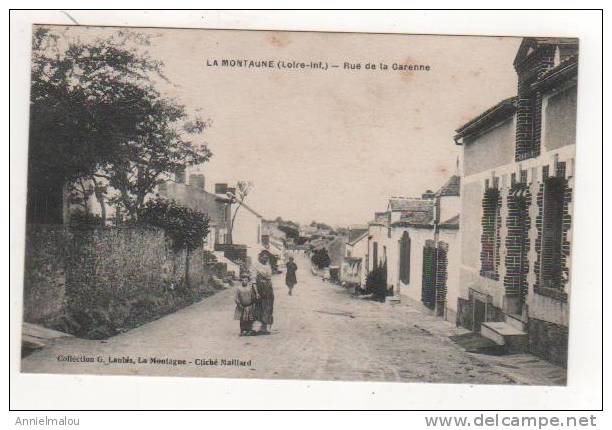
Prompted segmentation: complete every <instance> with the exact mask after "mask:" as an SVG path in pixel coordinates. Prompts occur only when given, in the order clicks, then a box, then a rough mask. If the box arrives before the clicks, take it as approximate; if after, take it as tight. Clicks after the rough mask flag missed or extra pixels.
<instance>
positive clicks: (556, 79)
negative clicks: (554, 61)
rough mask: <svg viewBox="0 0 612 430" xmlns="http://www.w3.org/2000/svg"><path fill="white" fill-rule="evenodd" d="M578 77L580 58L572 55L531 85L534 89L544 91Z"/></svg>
mask: <svg viewBox="0 0 612 430" xmlns="http://www.w3.org/2000/svg"><path fill="white" fill-rule="evenodd" d="M577 75H578V56H577V55H572V56H571V57H568V58H566V59H565V60H564V61H563V62H561V63H560V64H558V65H557V66H555V67H553V68H552V69H550V70H547V71H546V72H545V73H544V74H542V76H540V78H539V79H538V80H537V81H536V82H534V83H533V84H532V85H531V88H532V89H535V90H543V89H547V88H550V87H552V86H554V85H556V84H559V83H562V82H566V81H568V80H570V79H572V78H574V77H576V76H577Z"/></svg>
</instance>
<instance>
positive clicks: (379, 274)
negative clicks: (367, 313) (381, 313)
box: [366, 261, 388, 301]
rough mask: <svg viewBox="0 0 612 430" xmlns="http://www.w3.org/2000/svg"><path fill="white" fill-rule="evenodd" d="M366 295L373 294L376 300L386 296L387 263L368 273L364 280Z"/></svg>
mask: <svg viewBox="0 0 612 430" xmlns="http://www.w3.org/2000/svg"><path fill="white" fill-rule="evenodd" d="M366 293H368V294H373V295H374V297H375V298H377V299H378V300H381V301H382V300H384V299H385V297H386V296H387V293H388V291H387V262H386V261H385V262H384V263H383V264H381V265H379V266H378V267H376V268H375V269H374V270H372V271H370V273H368V276H367V278H366Z"/></svg>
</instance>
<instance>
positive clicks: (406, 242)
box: [400, 231, 411, 284]
mask: <svg viewBox="0 0 612 430" xmlns="http://www.w3.org/2000/svg"><path fill="white" fill-rule="evenodd" d="M410 242H411V241H410V235H409V234H408V232H407V231H405V232H404V233H403V234H402V238H401V239H400V281H402V282H403V283H404V284H409V283H410Z"/></svg>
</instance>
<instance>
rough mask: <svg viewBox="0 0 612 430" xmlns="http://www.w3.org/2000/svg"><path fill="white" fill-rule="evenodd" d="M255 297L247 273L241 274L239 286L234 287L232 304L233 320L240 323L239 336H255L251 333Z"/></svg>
mask: <svg viewBox="0 0 612 430" xmlns="http://www.w3.org/2000/svg"><path fill="white" fill-rule="evenodd" d="M256 295H257V294H256V291H255V288H254V287H253V285H252V284H251V281H250V278H249V275H248V273H244V274H242V275H241V276H240V284H239V285H238V286H237V287H236V292H235V295H234V302H235V303H236V310H235V311H234V319H235V320H239V321H240V336H251V335H253V334H255V333H254V332H253V322H254V321H255V303H256V301H255V299H256Z"/></svg>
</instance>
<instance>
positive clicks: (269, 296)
mask: <svg viewBox="0 0 612 430" xmlns="http://www.w3.org/2000/svg"><path fill="white" fill-rule="evenodd" d="M269 261H270V259H269V257H268V252H267V251H265V250H264V251H261V252H260V253H259V256H258V258H257V261H256V262H255V263H254V264H253V268H254V269H255V271H256V272H257V277H256V285H257V289H256V290H257V301H256V303H255V319H256V320H257V321H259V322H261V327H260V329H259V331H258V332H257V334H270V331H269V330H268V327H269V326H271V325H272V324H273V323H274V316H273V314H274V289H273V288H272V269H271V267H270V265H269Z"/></svg>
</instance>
